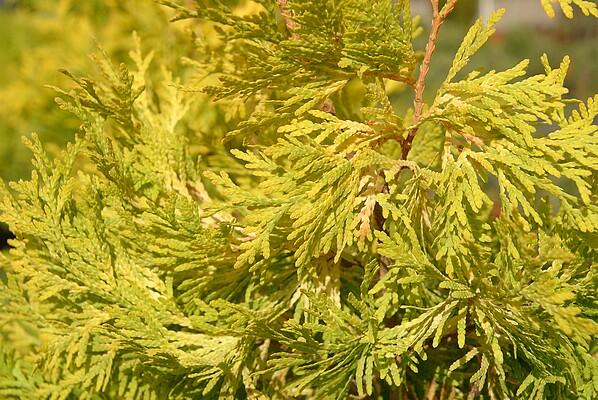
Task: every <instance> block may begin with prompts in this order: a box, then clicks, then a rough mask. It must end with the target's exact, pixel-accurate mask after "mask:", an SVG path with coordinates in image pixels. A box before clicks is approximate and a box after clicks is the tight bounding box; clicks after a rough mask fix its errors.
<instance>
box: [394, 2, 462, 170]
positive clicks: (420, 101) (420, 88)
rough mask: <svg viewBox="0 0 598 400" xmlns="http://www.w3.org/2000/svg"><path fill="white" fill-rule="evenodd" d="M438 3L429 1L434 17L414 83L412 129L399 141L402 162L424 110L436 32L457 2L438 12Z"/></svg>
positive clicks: (448, 3) (447, 4) (409, 149)
mask: <svg viewBox="0 0 598 400" xmlns="http://www.w3.org/2000/svg"><path fill="white" fill-rule="evenodd" d="M438 1H439V0H430V2H431V3H432V10H433V14H434V17H433V19H432V28H431V30H430V36H429V37H428V43H427V44H426V52H425V54H424V59H423V61H422V64H421V66H420V68H419V76H418V77H417V81H416V82H415V100H414V102H413V104H414V108H415V112H414V114H413V125H414V127H413V128H411V129H410V130H409V133H408V134H407V138H406V139H405V140H403V141H401V145H402V146H401V158H403V159H404V160H406V159H407V155H409V151H411V146H412V144H413V139H414V138H415V135H416V134H417V130H418V126H417V124H418V123H419V121H420V119H421V117H422V113H423V110H424V90H425V88H426V77H427V76H428V72H430V60H431V59H432V54H434V50H435V49H436V41H437V40H438V31H440V27H441V26H442V23H443V22H444V21H445V19H446V17H447V16H448V15H449V14H450V13H451V12H452V11H453V9H454V8H455V5H456V4H457V1H458V0H448V2H447V3H446V5H445V6H444V7H442V10H440V11H439V6H438Z"/></svg>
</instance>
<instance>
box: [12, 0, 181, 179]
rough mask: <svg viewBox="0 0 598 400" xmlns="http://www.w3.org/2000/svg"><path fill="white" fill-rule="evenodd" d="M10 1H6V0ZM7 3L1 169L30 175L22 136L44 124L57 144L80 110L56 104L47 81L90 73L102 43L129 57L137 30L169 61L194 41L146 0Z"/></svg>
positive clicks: (62, 82)
mask: <svg viewBox="0 0 598 400" xmlns="http://www.w3.org/2000/svg"><path fill="white" fill-rule="evenodd" d="M4 3H6V2H4ZM8 3H9V5H10V7H8V6H5V7H0V26H1V28H0V41H2V51H1V52H0V61H1V62H2V70H1V71H0V96H1V97H2V98H3V99H10V101H3V102H2V107H1V108H0V177H2V178H3V179H6V180H17V179H20V178H25V177H26V176H28V174H29V172H30V169H31V168H30V163H29V159H30V157H31V154H30V153H29V152H28V151H27V149H26V148H25V147H24V146H22V145H21V136H25V135H26V136H29V135H30V134H31V132H37V133H38V134H39V135H40V137H41V138H42V139H43V141H44V143H45V146H46V147H48V148H49V150H50V151H54V152H56V151H57V149H58V148H59V147H61V146H64V145H65V144H66V143H67V142H68V141H70V140H72V139H73V137H74V134H75V132H76V130H77V128H78V126H79V123H78V121H77V119H76V118H73V117H72V116H71V115H69V114H67V113H63V112H61V111H60V110H58V109H57V108H56V107H55V104H54V97H56V93H55V92H54V91H53V90H52V89H50V88H48V87H46V86H47V85H53V86H66V85H68V82H69V81H68V79H66V78H65V77H63V76H62V75H61V74H60V73H59V72H58V70H59V69H61V68H64V67H65V66H68V68H69V70H72V71H77V72H79V73H83V74H85V75H89V74H90V73H91V71H92V68H91V66H92V63H91V62H90V60H89V58H88V57H87V55H88V54H89V53H91V52H92V51H93V50H94V48H95V47H96V44H97V43H101V45H102V46H103V47H104V49H105V51H106V52H107V53H108V54H110V56H111V57H112V58H113V59H114V60H117V61H119V62H128V57H127V53H128V52H129V50H131V49H132V47H133V46H132V43H131V40H130V33H131V32H132V31H137V32H138V33H139V34H140V35H141V36H143V38H144V42H145V43H146V44H147V45H148V46H151V48H152V49H153V50H154V51H155V52H156V53H157V54H158V55H159V57H160V59H161V60H162V62H163V63H165V64H166V65H168V66H169V68H174V69H179V66H178V65H177V62H178V59H179V58H180V57H181V56H183V55H186V53H187V51H189V50H190V49H191V46H190V45H189V44H188V40H187V39H186V38H185V37H184V36H185V35H184V33H183V29H179V28H174V29H173V27H172V24H168V21H167V20H168V18H169V13H168V11H167V10H166V9H164V8H163V7H159V6H157V5H155V4H152V3H151V2H148V1H145V0H128V1H115V0H86V1H83V2H81V1H73V0H14V1H8Z"/></svg>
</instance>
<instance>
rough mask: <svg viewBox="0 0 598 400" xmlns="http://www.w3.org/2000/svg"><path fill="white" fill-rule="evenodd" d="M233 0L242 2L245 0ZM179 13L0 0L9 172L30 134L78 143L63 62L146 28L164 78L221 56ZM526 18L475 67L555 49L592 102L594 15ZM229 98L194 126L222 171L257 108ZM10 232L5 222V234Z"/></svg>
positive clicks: (12, 175) (596, 71)
mask: <svg viewBox="0 0 598 400" xmlns="http://www.w3.org/2000/svg"><path fill="white" fill-rule="evenodd" d="M179 1H180V2H181V3H184V2H186V1H188V0H179ZM205 1H206V2H207V3H209V2H210V1H211V0H205ZM504 1H506V0H504ZM225 2H226V3H229V4H237V3H243V1H242V0H226V1H225ZM525 2H530V3H528V4H532V3H533V4H536V5H539V1H538V0H521V2H520V4H523V3H525ZM417 3H419V5H423V4H425V6H424V7H426V6H428V3H429V2H428V1H427V0H425V1H424V0H420V1H418V0H413V4H414V6H418V4H417ZM499 3H500V0H497V2H496V6H501V5H502V4H499ZM249 7H250V6H249ZM246 9H247V4H245V5H241V8H240V10H241V12H243V10H245V11H247V10H246ZM416 10H417V7H416ZM423 10H424V11H425V8H424V9H423ZM509 12H511V13H512V12H517V10H512V9H511V10H509ZM477 14H478V2H477V1H474V0H462V1H460V2H459V4H458V7H457V9H456V12H455V13H454V14H453V15H452V16H451V19H450V20H449V21H447V23H446V25H445V26H444V27H443V33H442V35H441V36H440V41H439V43H438V47H437V51H436V53H435V55H434V62H433V63H432V65H433V68H432V70H431V72H430V75H429V77H428V90H427V95H428V96H432V95H433V94H434V90H435V89H436V88H437V87H438V86H439V85H440V83H441V81H442V80H443V79H444V77H445V75H446V72H447V70H448V68H449V66H450V63H451V61H452V59H453V55H454V52H455V51H456V49H457V47H458V46H459V43H460V42H461V39H462V38H463V36H464V35H465V33H466V31H467V29H468V28H469V26H470V25H471V23H472V21H473V20H474V19H475V18H476V17H477ZM541 14H542V12H541ZM542 15H543V18H547V17H546V16H545V15H544V14H542ZM170 17H172V15H170V11H169V9H167V8H165V7H162V6H160V5H158V4H157V2H156V1H153V0H84V1H81V0H0V65H2V68H0V178H1V179H4V180H7V181H10V180H18V179H20V178H24V177H27V176H29V174H30V168H31V167H30V162H29V160H30V156H31V154H30V153H29V151H28V150H27V149H26V148H25V146H23V145H22V143H21V137H22V136H29V135H31V133H32V132H36V133H38V134H39V136H40V138H41V140H42V142H43V143H44V144H45V146H46V147H47V150H48V151H49V152H50V153H53V152H56V151H57V150H58V149H59V148H60V147H62V146H63V145H64V144H65V143H66V142H68V141H70V140H72V138H73V136H74V134H75V132H76V131H77V127H78V122H77V120H76V119H75V118H74V117H73V116H72V115H70V114H68V113H66V112H64V111H61V110H60V109H59V108H58V107H57V106H56V104H55V102H54V98H55V97H56V92H55V90H54V89H52V88H49V87H48V86H55V87H60V88H71V87H73V83H72V82H71V81H70V79H69V78H67V77H66V76H64V75H63V74H61V73H60V72H59V70H60V69H62V68H66V69H68V70H69V71H70V72H72V73H73V74H75V75H77V76H93V75H94V74H95V73H97V71H96V69H97V68H96V66H95V62H94V61H93V60H92V59H90V57H89V55H90V54H92V53H94V51H96V50H97V49H98V46H101V48H102V49H103V51H105V52H106V53H107V54H108V55H109V56H110V57H111V59H112V60H113V61H114V62H115V63H121V62H124V63H130V60H129V55H128V53H129V51H130V50H131V49H132V48H133V47H134V46H135V43H134V40H133V35H132V33H133V32H137V33H138V35H139V37H140V38H141V39H142V47H143V49H144V51H148V50H153V51H154V52H155V56H154V62H153V63H152V67H151V69H150V73H151V74H155V76H156V77H157V78H156V79H159V74H160V70H161V67H162V66H166V67H167V68H168V69H169V70H171V71H173V72H174V74H175V76H178V77H183V76H185V75H190V74H193V73H197V71H198V69H197V68H187V67H188V63H185V62H184V59H185V58H187V59H188V60H189V59H192V60H194V62H195V63H196V64H197V63H200V64H201V61H202V59H205V58H206V57H211V56H217V55H216V53H218V49H219V47H222V46H221V45H222V44H219V43H217V42H215V39H213V38H211V37H212V36H213V35H210V32H211V29H212V27H211V26H209V25H203V26H199V25H197V22H195V23H194V24H195V25H190V24H191V23H186V22H185V23H183V22H177V23H170V22H169V19H170ZM536 17H537V16H536ZM519 20H520V21H522V23H519V24H510V25H509V26H508V27H506V28H503V29H501V30H500V31H499V32H498V33H497V35H495V36H494V38H493V39H492V42H491V43H490V44H489V45H487V46H486V47H485V48H484V49H482V51H481V52H480V53H479V54H478V55H477V56H476V59H474V60H473V61H472V63H471V65H473V66H491V68H494V69H497V70H500V69H505V68H508V67H511V66H513V65H515V64H516V63H517V62H519V61H520V60H521V59H523V58H530V59H531V61H532V63H531V66H530V73H540V72H542V69H541V68H542V67H541V65H540V62H539V59H540V56H541V55H542V53H544V52H546V53H547V54H548V55H549V57H550V59H551V60H552V61H553V63H556V62H558V60H559V59H560V58H562V57H563V55H565V54H569V55H570V56H571V58H572V66H571V70H570V74H569V76H568V81H567V86H568V87H569V88H570V89H571V92H572V93H571V95H572V96H573V97H576V98H581V99H583V98H587V97H588V96H590V95H592V94H593V93H596V92H597V91H598V90H597V89H598V80H596V79H595V77H596V76H598V63H596V60H597V59H598V46H596V38H597V37H598V25H597V24H596V23H595V20H592V19H590V18H579V19H576V20H575V23H568V21H559V20H556V21H555V22H553V23H550V24H545V25H542V26H537V25H534V24H533V23H531V22H527V23H526V18H525V16H524V17H519ZM426 21H427V18H426V17H424V18H422V24H423V25H424V26H425V25H426ZM424 40H425V38H424V37H423V36H422V37H420V38H418V39H417V48H419V49H423V47H424ZM182 60H183V61H182ZM199 70H201V69H199ZM192 71H195V72H192ZM209 72H210V71H206V74H209ZM187 78H188V80H193V79H195V80H196V81H197V85H195V86H197V87H198V89H199V88H201V87H202V86H204V85H205V84H207V83H209V79H207V80H206V79H204V78H205V76H195V77H193V76H187ZM389 90H390V91H393V92H394V93H395V96H394V97H393V99H394V102H395V106H396V107H397V108H398V109H403V108H406V107H409V106H411V103H412V99H411V98H410V97H409V96H403V95H402V92H403V91H402V90H401V88H400V87H397V86H392V85H390V86H389ZM224 104H225V106H224V107H215V106H214V104H213V103H210V102H209V100H207V99H206V98H205V97H201V96H198V102H197V103H196V104H195V105H194V111H193V113H192V118H189V121H188V122H187V123H188V128H189V129H192V130H193V132H194V133H195V135H196V136H197V138H198V140H197V141H196V142H193V143H191V145H192V146H193V151H195V152H196V153H199V154H201V155H202V156H203V157H204V158H208V157H210V158H211V162H212V165H213V164H214V157H218V158H219V159H220V162H221V163H222V167H223V169H224V168H226V169H229V170H230V169H235V168H237V167H238V165H236V164H235V161H233V160H232V159H231V158H229V157H228V156H227V155H226V151H225V145H224V144H223V142H222V140H221V139H222V137H223V136H224V135H225V133H226V132H227V131H228V130H230V129H233V128H234V126H235V125H236V122H237V121H239V120H240V119H242V118H244V117H245V113H247V112H249V111H250V109H251V105H244V104H234V103H228V104H227V103H226V102H224ZM208 132H209V134H207V133H208ZM203 133H206V134H205V135H202V134H203ZM202 136H203V137H202ZM231 145H232V144H231ZM1 230H2V228H1V227H0V236H2V233H1ZM4 235H6V232H5V233H4ZM0 239H1V238H0ZM1 242H2V241H1V240H0V245H1Z"/></svg>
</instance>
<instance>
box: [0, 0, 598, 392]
mask: <svg viewBox="0 0 598 400" xmlns="http://www.w3.org/2000/svg"><path fill="white" fill-rule="evenodd" d="M161 3H163V4H166V5H167V6H169V7H170V8H172V9H173V10H174V12H175V17H174V19H175V20H176V21H183V20H185V21H186V23H189V24H191V26H193V29H194V32H196V33H198V32H200V33H201V32H211V33H212V34H213V35H214V36H210V37H204V38H203V39H202V38H201V37H199V38H197V39H198V40H197V42H198V46H199V48H200V49H201V52H198V54H194V55H193V57H195V59H193V60H191V59H189V60H187V64H188V69H187V70H186V73H184V74H174V73H172V72H170V71H169V70H168V68H166V67H163V68H162V69H161V73H160V74H159V75H157V76H156V75H155V74H150V73H149V71H150V70H151V66H152V65H153V64H155V63H160V60H159V59H158V56H157V55H154V54H152V53H151V52H149V53H146V52H144V51H142V50H141V48H142V44H141V42H142V41H140V40H139V39H135V40H136V41H137V50H135V51H134V52H132V53H131V58H132V63H131V64H132V67H127V66H125V65H120V66H115V65H113V64H112V63H111V62H110V60H108V58H107V57H106V56H105V55H103V54H99V55H98V56H97V58H96V64H97V65H98V67H99V69H100V74H99V75H100V76H99V77H95V78H94V77H85V78H82V77H78V76H76V74H74V73H70V72H67V74H68V76H70V77H71V78H72V80H73V82H74V88H73V89H71V90H59V96H60V99H59V100H58V103H59V105H60V107H61V108H62V109H63V110H65V112H67V111H68V112H72V113H74V114H75V115H76V116H77V117H78V118H79V119H80V120H81V122H82V125H81V129H80V134H79V136H78V137H77V139H76V140H75V141H74V142H73V143H72V144H71V145H69V146H68V147H67V148H66V149H65V150H64V151H63V153H62V154H60V155H59V156H57V157H55V158H54V159H51V157H49V156H48V155H47V153H46V152H45V151H44V149H43V146H42V144H41V143H40V141H39V140H37V139H35V138H34V139H33V140H31V141H29V142H28V145H29V147H30V148H31V150H32V152H33V154H34V159H33V164H34V167H35V170H34V172H33V174H32V176H31V179H30V180H28V181H20V182H17V183H11V184H10V186H7V185H4V184H2V185H0V220H1V221H3V222H6V223H8V224H9V226H10V228H11V230H12V231H13V232H14V233H15V235H16V239H15V240H14V241H13V242H12V245H13V249H12V250H11V251H10V253H8V254H6V255H2V259H1V261H0V262H1V263H2V270H3V271H5V272H6V279H4V275H0V277H1V278H2V283H1V285H2V290H1V291H0V304H1V305H2V312H0V343H2V347H1V348H0V397H3V398H4V397H6V398H9V399H13V398H14V399H21V398H25V399H40V398H42V399H46V398H48V399H69V398H82V399H116V398H129V399H144V400H145V399H152V400H153V399H164V398H168V399H188V398H193V399H195V398H197V399H221V398H224V399H243V398H247V399H295V398H297V399H345V398H370V397H371V398H400V399H415V398H428V399H474V398H490V399H514V398H529V399H587V400H590V399H593V398H595V397H596V396H597V394H598V387H596V383H595V382H597V381H598V361H597V359H596V357H595V355H596V351H597V348H596V335H597V334H598V323H597V322H596V315H597V311H596V310H597V306H598V298H597V296H596V268H595V267H596V261H595V260H596V259H597V256H598V251H597V247H598V236H597V235H598V206H597V204H596V193H597V191H596V189H597V187H598V186H597V180H596V176H598V174H597V170H598V142H597V140H598V139H597V137H598V136H597V135H596V134H597V133H598V127H597V126H596V124H595V118H596V116H597V115H598V106H597V105H598V98H590V99H588V100H587V101H586V102H585V103H584V102H580V101H573V100H571V99H567V98H566V97H565V96H566V95H567V94H568V91H567V89H566V88H565V87H564V81H565V75H566V73H567V69H568V67H569V64H570V60H569V58H568V57H567V58H564V59H563V60H562V62H561V63H560V65H559V66H558V68H557V67H553V66H551V64H550V63H549V62H548V59H547V57H543V58H542V59H541V62H542V64H543V66H544V70H545V71H544V73H542V74H538V75H534V76H528V74H527V66H528V61H527V60H524V61H522V62H520V63H518V64H517V65H515V66H514V67H512V68H509V69H507V70H505V71H495V70H492V69H488V72H486V73H481V72H479V70H475V71H474V72H471V73H467V70H466V69H467V68H468V66H469V62H470V59H471V58H472V56H473V55H474V54H475V53H476V52H477V51H478V50H479V49H480V48H481V46H483V45H484V44H485V43H486V42H487V41H488V39H489V37H490V36H491V35H492V33H493V32H494V26H495V24H496V23H497V22H498V20H499V19H500V17H501V16H502V14H503V13H504V10H500V11H498V12H496V13H495V14H494V15H493V16H492V17H491V18H490V19H489V21H488V22H487V23H486V25H484V24H483V23H482V22H481V21H477V22H476V23H475V24H474V25H473V26H472V28H471V29H470V31H469V32H468V33H467V35H466V36H465V37H464V39H463V42H462V44H461V46H460V47H459V49H458V51H457V52H456V54H455V58H454V61H453V64H452V67H451V68H450V70H449V72H448V74H447V78H446V80H445V81H444V83H443V84H442V86H441V87H440V88H439V90H438V92H437V93H436V96H434V97H433V98H434V101H433V102H432V103H431V104H429V105H426V104H424V102H423V92H424V90H425V83H426V77H427V75H428V71H429V68H430V65H431V64H432V63H433V58H432V55H433V52H434V46H435V42H436V40H437V38H438V35H441V33H439V32H441V31H440V26H441V25H442V23H443V21H444V20H445V18H446V17H447V16H448V14H449V13H450V12H451V11H452V9H453V8H454V7H457V6H458V4H457V1H455V0H449V1H447V2H444V5H443V6H441V3H440V2H439V1H437V0H432V5H433V10H434V15H433V21H432V23H431V24H430V25H431V31H430V35H429V39H428V45H427V47H426V48H425V49H421V50H423V53H422V54H423V56H422V57H421V58H420V57H418V56H417V55H416V53H417V52H416V49H414V46H413V44H412V43H413V42H412V41H413V37H414V36H415V35H416V34H417V31H418V29H419V28H418V26H417V21H416V19H415V18H413V16H412V15H411V9H410V2H409V1H407V0H400V1H394V0H374V1H371V0H326V1H310V0H307V1H306V0H286V1H282V0H278V1H266V0H259V1H255V2H244V1H236V0H219V1H215V0H206V1H204V0H195V1H193V2H187V3H186V4H187V6H183V5H181V4H180V3H179V2H176V1H162V2H161ZM545 3H546V4H548V3H547V2H545ZM560 3H561V4H576V5H578V6H579V7H580V8H581V9H582V10H584V7H586V8H585V10H587V12H588V13H591V9H592V8H591V6H589V5H587V4H585V2H584V1H579V2H578V1H576V0H571V1H561V2H560ZM563 10H566V8H563ZM565 12H566V13H567V11H565ZM177 23H180V22H177ZM200 36H201V34H200ZM418 60H419V61H418ZM418 63H419V64H420V65H419V68H417V64H418ZM416 70H417V71H418V73H417V76H416V77H414V73H415V71H416ZM179 75H180V76H179ZM391 80H394V81H399V82H400V83H401V84H402V85H403V87H402V88H403V89H404V90H405V91H407V92H408V93H409V94H410V95H412V96H413V97H414V99H415V102H414V107H413V108H410V109H406V110H405V109H399V108H398V107H396V106H395V105H394V104H393V102H392V99H391V97H390V96H389V94H388V91H387V84H388V82H389V81H391ZM199 90H200V91H202V92H203V93H198V91H199ZM574 102H575V103H576V109H574V110H572V109H571V107H570V105H571V103H574ZM489 182H496V183H495V184H494V185H493V186H492V184H491V185H489ZM492 188H495V192H496V193H493V190H492ZM15 338H20V340H15ZM5 344H6V345H5Z"/></svg>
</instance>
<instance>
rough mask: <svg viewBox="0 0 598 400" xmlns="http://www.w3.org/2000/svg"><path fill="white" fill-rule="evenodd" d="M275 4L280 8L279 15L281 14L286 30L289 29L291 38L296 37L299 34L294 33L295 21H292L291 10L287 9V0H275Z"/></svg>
mask: <svg viewBox="0 0 598 400" xmlns="http://www.w3.org/2000/svg"><path fill="white" fill-rule="evenodd" d="M276 4H277V5H278V8H279V9H280V15H282V19H283V21H284V24H285V26H286V27H287V30H288V31H289V33H290V34H291V38H293V39H297V38H298V37H299V35H297V34H296V33H295V27H296V25H295V21H293V18H292V17H291V11H290V10H289V6H288V4H287V0H276Z"/></svg>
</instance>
